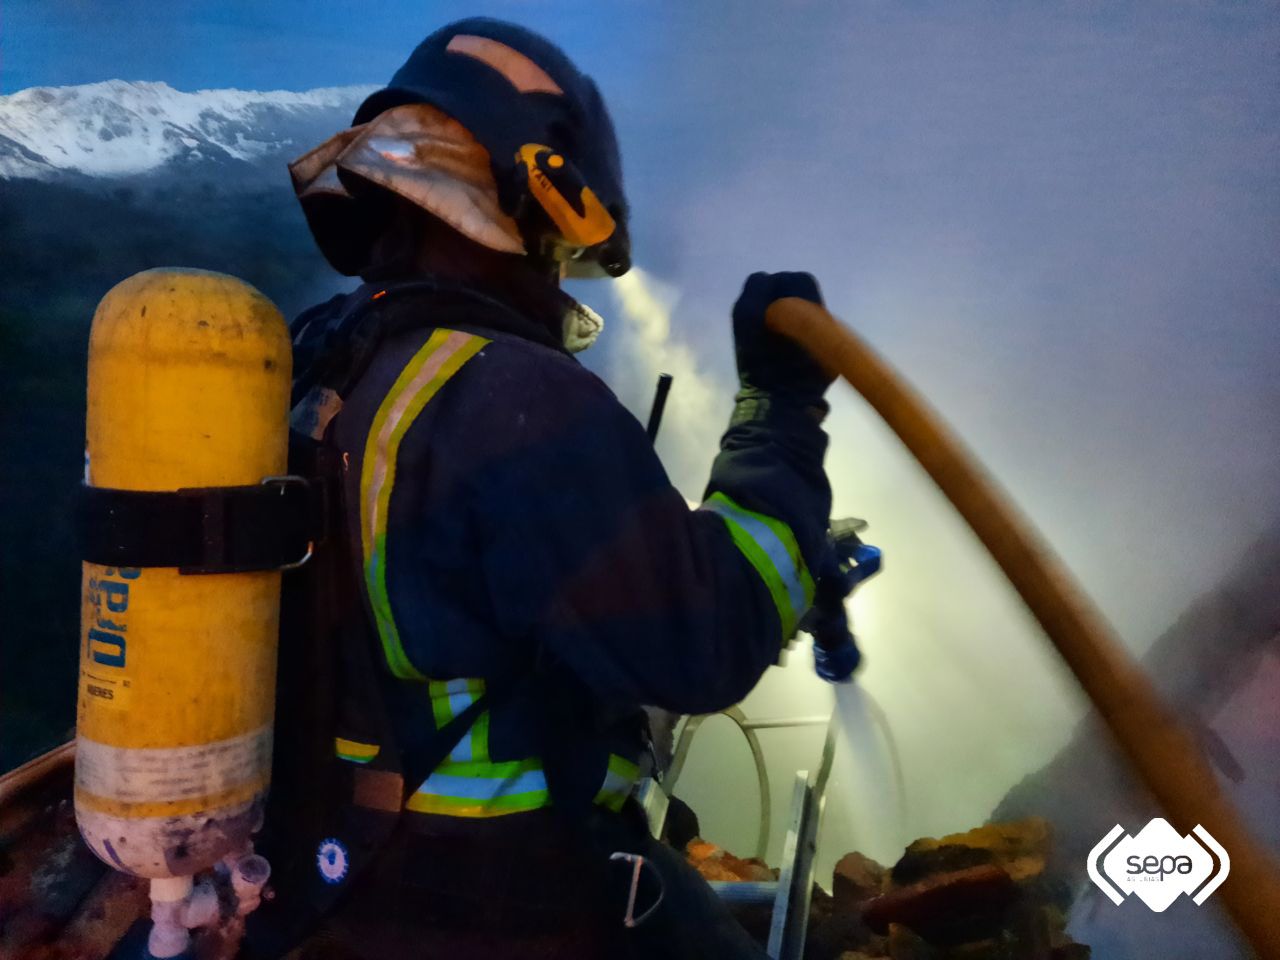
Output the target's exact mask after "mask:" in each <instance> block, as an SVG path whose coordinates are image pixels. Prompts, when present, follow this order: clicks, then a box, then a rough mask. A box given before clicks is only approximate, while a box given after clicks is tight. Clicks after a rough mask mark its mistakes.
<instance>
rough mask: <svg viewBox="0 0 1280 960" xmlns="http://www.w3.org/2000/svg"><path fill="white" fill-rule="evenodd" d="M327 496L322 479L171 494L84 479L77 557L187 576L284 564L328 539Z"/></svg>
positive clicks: (290, 479) (304, 555)
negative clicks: (173, 569) (96, 484)
mask: <svg viewBox="0 0 1280 960" xmlns="http://www.w3.org/2000/svg"><path fill="white" fill-rule="evenodd" d="M330 496H331V491H330V490H329V484H328V483H327V482H325V481H324V480H323V479H321V478H315V477H301V476H292V475H291V476H281V477H268V478H266V479H264V480H263V481H262V482H261V483H256V484H250V485H247V486H234V487H188V488H184V489H180V490H171V491H143V490H115V489H110V488H106V487H94V486H89V485H87V484H86V485H84V486H82V487H81V488H80V496H79V502H78V504H77V511H76V513H77V517H76V519H77V525H78V527H79V536H80V556H81V558H82V559H84V560H87V561H89V562H90V563H101V564H106V565H109V566H120V567H177V568H179V570H181V572H183V573H189V574H198V573H244V572H248V571H253V570H282V569H288V568H290V567H293V566H297V565H300V564H302V563H304V562H305V561H306V560H307V559H308V557H309V556H310V554H311V552H312V550H313V549H314V546H315V544H317V543H319V542H322V541H324V540H325V539H327V537H328V535H329V531H328V523H327V518H328V516H329V511H328V506H327V504H328V498H329V497H330Z"/></svg>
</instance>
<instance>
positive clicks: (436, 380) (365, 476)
mask: <svg viewBox="0 0 1280 960" xmlns="http://www.w3.org/2000/svg"><path fill="white" fill-rule="evenodd" d="M488 342H489V341H488V340H486V339H484V338H483V337H477V336H474V335H472V334H469V333H461V332H459V331H456V330H436V331H435V332H434V333H432V334H431V336H430V337H429V338H428V339H427V342H426V343H425V344H423V346H422V348H421V349H420V350H419V351H418V352H417V353H415V354H414V355H413V358H412V359H411V360H410V361H409V362H408V363H407V364H406V365H405V368H404V369H403V370H402V371H401V372H400V376H398V377H397V378H396V382H395V383H394V384H393V385H392V387H391V390H390V391H388V393H387V395H386V396H385V397H384V398H383V399H382V403H381V404H380V405H379V407H378V412H377V413H376V414H375V415H374V418H373V426H372V427H371V428H370V429H369V436H368V438H367V439H366V441H365V448H364V461H363V465H362V468H361V471H360V544H361V547H362V551H363V554H364V576H365V587H366V589H367V590H368V593H369V603H370V606H371V607H372V608H373V616H374V622H375V624H376V626H377V628H378V637H379V639H380V640H381V641H382V652H383V654H384V655H385V657H386V659H387V666H389V667H390V668H391V672H392V673H393V674H395V675H396V676H397V677H400V678H401V679H403V680H425V679H426V677H425V676H423V675H422V674H421V673H420V672H419V671H418V669H417V668H416V667H414V665H413V664H412V663H411V662H410V661H409V658H408V656H407V655H406V654H405V652H404V647H403V646H401V643H400V631H399V629H398V628H397V626H396V622H395V617H394V615H393V613H392V610H391V600H390V598H389V597H388V595H387V511H388V509H389V507H390V505H391V491H392V488H393V487H394V486H395V475H396V455H397V453H398V452H399V449H400V441H401V440H402V439H404V435H405V433H407V432H408V430H409V427H410V426H412V425H413V422H414V420H416V419H417V417H418V414H420V413H421V412H422V410H423V408H424V407H425V406H426V405H427V403H428V402H429V401H430V400H431V398H432V397H434V396H435V395H436V393H437V392H438V391H439V390H440V388H441V387H442V386H444V384H445V383H446V382H448V380H449V378H450V377H452V376H453V375H454V374H455V373H457V372H458V370H460V369H461V368H462V365H463V364H464V363H466V362H467V361H468V360H470V359H471V358H472V357H474V356H475V355H476V354H477V353H478V352H479V351H480V349H481V348H482V347H484V345H485V344H487V343H488Z"/></svg>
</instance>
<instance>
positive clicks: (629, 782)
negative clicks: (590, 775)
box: [595, 754, 640, 813]
mask: <svg viewBox="0 0 1280 960" xmlns="http://www.w3.org/2000/svg"><path fill="white" fill-rule="evenodd" d="M639 775H640V768H639V767H638V766H636V765H635V764H634V763H632V762H631V761H630V760H628V759H626V758H625V757H619V756H617V755H616V754H611V755H610V757H609V769H608V770H607V771H606V772H605V775H604V784H603V785H602V786H601V787H600V792H599V793H597V794H596V798H595V802H596V803H598V804H600V805H601V806H602V807H608V808H609V809H610V810H612V811H613V812H614V813H617V812H618V811H619V810H621V809H622V804H623V803H625V802H626V799H627V796H628V795H629V794H630V793H631V788H632V787H633V786H635V782H636V777H638V776H639Z"/></svg>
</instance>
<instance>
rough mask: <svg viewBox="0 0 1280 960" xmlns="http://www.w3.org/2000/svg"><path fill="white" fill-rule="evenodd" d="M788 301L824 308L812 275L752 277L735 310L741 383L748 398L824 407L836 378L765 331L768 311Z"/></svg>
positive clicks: (797, 348)
mask: <svg viewBox="0 0 1280 960" xmlns="http://www.w3.org/2000/svg"><path fill="white" fill-rule="evenodd" d="M783 297H799V298H801V299H803V300H808V301H810V302H811V303H816V304H818V305H819V306H821V305H822V293H821V292H820V291H819V290H818V281H817V280H815V279H814V277H813V274H811V273H753V274H752V275H751V276H749V277H747V282H746V284H744V285H743V288H742V293H741V294H740V295H739V296H738V302H737V303H735V304H734V305H733V338H734V348H735V352H736V354H737V358H738V379H739V380H740V381H741V383H742V387H743V392H744V393H747V394H768V395H770V396H773V397H787V398H790V399H794V400H797V401H799V402H800V403H802V404H804V405H806V406H808V405H818V406H823V407H825V404H824V403H823V400H822V395H823V394H824V393H825V392H826V389H827V387H829V386H830V385H831V381H832V379H833V378H832V377H831V376H830V375H829V374H827V373H826V372H825V371H824V370H823V369H822V367H820V366H819V365H818V364H817V362H815V361H814V360H813V358H812V357H810V356H809V354H808V353H806V352H805V350H804V348H803V347H801V346H800V345H799V344H797V343H795V342H794V341H793V340H791V339H789V338H788V337H784V336H782V335H781V334H777V333H772V332H771V331H769V330H768V329H767V328H766V327H765V324H764V313H765V310H766V309H768V307H769V304H771V303H773V302H774V301H775V300H781V299H782V298H783Z"/></svg>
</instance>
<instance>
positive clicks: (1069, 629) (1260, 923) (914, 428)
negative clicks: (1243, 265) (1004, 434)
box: [765, 297, 1280, 958]
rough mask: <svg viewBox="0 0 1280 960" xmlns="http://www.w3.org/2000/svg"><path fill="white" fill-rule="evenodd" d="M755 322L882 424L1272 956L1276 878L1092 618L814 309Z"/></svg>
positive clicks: (934, 423) (858, 346)
mask: <svg viewBox="0 0 1280 960" xmlns="http://www.w3.org/2000/svg"><path fill="white" fill-rule="evenodd" d="M765 322H766V324H767V325H768V327H769V329H771V330H773V331H774V332H775V333H779V334H782V335H784V336H787V337H789V338H791V339H793V340H795V341H796V342H797V343H799V344H800V345H801V346H803V347H804V348H805V350H807V351H808V352H809V353H810V354H811V355H812V356H813V357H814V358H815V359H816V360H817V361H818V362H819V363H821V364H822V365H823V367H825V368H826V369H827V371H828V372H830V373H833V374H836V375H838V376H840V377H841V378H843V379H844V380H846V381H847V382H848V383H849V385H850V386H852V387H853V388H854V390H856V391H857V392H858V393H859V394H860V395H861V396H862V397H863V399H864V400H866V401H867V402H868V403H869V404H870V405H871V407H872V408H873V409H874V410H875V411H876V412H877V413H878V414H880V416H881V417H882V418H883V419H884V421H885V423H886V424H888V426H889V427H890V429H892V430H893V432H894V433H895V434H897V436H898V439H899V440H901V441H902V443H903V444H904V445H905V446H906V448H907V450H908V451H910V453H911V454H912V455H913V456H914V457H915V458H916V460H918V461H919V463H920V465H921V466H922V467H924V469H925V471H926V472H927V473H928V474H929V476H930V477H931V478H932V479H933V481H934V483H936V484H937V485H938V487H939V489H941V490H942V492H943V493H944V494H945V495H946V497H947V499H948V500H950V501H951V503H952V505H953V506H954V507H955V508H956V509H957V510H958V511H959V513H960V515H961V516H962V517H963V518H964V519H965V521H966V522H967V523H968V524H969V526H970V527H971V528H972V530H973V532H974V533H975V534H976V535H977V537H978V539H979V540H981V541H982V543H983V545H984V546H985V547H986V548H987V550H988V551H990V553H991V556H992V558H993V559H994V560H995V561H996V562H997V563H998V564H999V566H1000V569H1001V570H1002V571H1004V574H1005V576H1006V577H1008V579H1009V582H1010V583H1011V584H1012V585H1013V587H1014V589H1015V590H1016V591H1017V592H1018V594H1019V595H1020V596H1021V597H1022V600H1023V602H1024V603H1026V605H1027V607H1028V608H1029V609H1030V611H1031V612H1032V614H1033V615H1034V616H1035V618H1036V619H1037V620H1038V621H1039V623H1040V626H1041V627H1042V629H1043V630H1044V632H1045V634H1046V635H1047V636H1048V638H1049V641H1050V642H1051V643H1052V644H1053V646H1054V648H1055V649H1056V650H1057V652H1058V654H1059V655H1060V656H1061V657H1062V659H1063V660H1064V661H1065V662H1066V665H1067V667H1068V668H1069V669H1070V670H1071V672H1072V674H1073V675H1074V676H1075V678H1076V680H1077V681H1078V682H1079V683H1080V686H1081V687H1082V688H1083V689H1084V692H1085V693H1086V694H1087V695H1088V697H1089V699H1090V701H1091V702H1092V703H1093V706H1094V708H1095V709H1096V710H1097V712H1098V714H1099V716H1100V717H1101V718H1102V720H1103V722H1104V723H1105V724H1106V726H1107V728H1108V729H1109V730H1110V731H1111V734H1112V735H1113V736H1114V737H1115V739H1116V741H1117V743H1118V744H1119V745H1120V748H1121V750H1122V751H1123V753H1124V754H1125V756H1126V757H1127V758H1128V760H1129V761H1130V763H1132V765H1133V767H1134V769H1135V770H1136V771H1137V773H1138V775H1139V776H1140V777H1141V779H1142V781H1143V783H1144V784H1145V785H1146V786H1147V788H1148V789H1149V790H1150V791H1151V793H1152V795H1153V796H1154V797H1155V799H1156V801H1157V802H1158V803H1159V804H1160V806H1161V808H1163V810H1164V811H1165V813H1166V815H1167V817H1168V819H1169V822H1170V823H1171V824H1172V825H1173V826H1174V827H1175V828H1176V829H1177V830H1178V832H1179V833H1182V834H1186V833H1189V832H1191V830H1192V828H1193V827H1195V826H1197V825H1202V826H1203V827H1205V828H1206V829H1208V830H1209V831H1210V832H1211V833H1212V834H1213V836H1214V837H1215V838H1216V839H1217V841H1218V842H1219V843H1220V844H1221V845H1222V846H1223V847H1224V848H1225V849H1226V850H1228V851H1229V853H1230V857H1231V870H1230V875H1229V876H1228V877H1227V879H1226V881H1225V883H1224V884H1223V885H1222V888H1221V893H1222V898H1223V901H1224V903H1225V905H1226V908H1227V911H1228V913H1229V914H1230V915H1231V918H1232V920H1233V921H1234V922H1235V924H1236V926H1237V927H1238V928H1239V929H1240V931H1241V933H1242V934H1243V935H1244V937H1245V938H1246V939H1247V940H1248V941H1249V943H1250V945H1251V946H1252V947H1253V949H1254V951H1255V952H1256V953H1257V955H1258V956H1259V957H1264V958H1272V957H1280V870H1278V869H1277V866H1276V864H1275V862H1274V861H1273V860H1272V859H1271V857H1270V856H1268V854H1267V853H1266V851H1265V848H1264V847H1263V845H1262V844H1261V843H1260V842H1259V841H1258V840H1256V839H1255V838H1254V837H1252V836H1251V835H1250V833H1249V832H1248V830H1247V829H1246V828H1245V826H1244V824H1243V823H1242V822H1241V820H1240V817H1239V816H1238V814H1237V812H1236V811H1235V809H1234V808H1233V806H1232V805H1231V802H1230V801H1229V800H1228V799H1227V798H1226V796H1225V795H1224V794H1223V792H1222V790H1221V789H1220V788H1219V785H1218V782H1217V780H1216V778H1215V776H1214V774H1213V771H1212V769H1211V768H1210V766H1209V764H1208V762H1207V761H1206V760H1205V758H1204V756H1203V755H1202V754H1201V751H1200V748H1199V746H1198V745H1197V743H1196V741H1195V740H1194V739H1193V738H1192V736H1191V734H1190V733H1189V732H1188V730H1187V729H1186V728H1185V727H1184V725H1183V724H1182V723H1181V722H1180V721H1179V720H1178V718H1177V717H1176V715H1175V714H1174V712H1173V711H1172V710H1171V709H1170V708H1169V706H1168V705H1167V704H1165V703H1164V702H1163V701H1162V700H1161V698H1160V697H1159V695H1158V694H1157V693H1156V691H1155V689H1154V688H1153V687H1152V685H1151V683H1150V682H1149V681H1148V679H1147V678H1146V676H1145V675H1144V674H1143V672H1142V671H1141V669H1139V667H1138V666H1137V664H1135V663H1134V661H1133V660H1132V658H1130V657H1129V656H1128V655H1127V654H1126V652H1125V651H1124V648H1123V647H1122V646H1121V644H1120V642H1119V640H1118V638H1117V637H1116V636H1115V635H1114V633H1113V631H1112V629H1111V628H1110V626H1109V625H1108V624H1107V623H1106V621H1105V620H1104V618H1103V617H1102V614H1101V613H1100V612H1099V611H1098V610H1097V609H1096V608H1095V607H1094V605H1093V604H1092V602H1091V601H1090V600H1089V599H1088V598H1087V597H1086V596H1085V595H1084V593H1083V592H1082V590H1081V589H1080V587H1079V586H1078V585H1077V584H1076V583H1075V581H1074V579H1073V578H1072V576H1071V575H1070V573H1069V572H1068V571H1067V569H1066V568H1065V566H1064V565H1063V564H1062V563H1061V561H1059V560H1058V558H1057V557H1056V556H1055V555H1054V554H1053V553H1052V552H1051V550H1050V549H1049V547H1048V546H1047V545H1046V544H1045V543H1044V542H1043V541H1042V540H1041V538H1040V536H1039V535H1038V534H1037V533H1036V531H1035V530H1034V529H1033V527H1032V526H1031V524H1030V523H1029V522H1028V521H1027V520H1026V519H1025V518H1024V517H1022V516H1021V515H1020V513H1019V512H1018V510H1017V509H1016V507H1015V506H1014V505H1013V503H1012V502H1011V501H1010V499H1009V497H1008V496H1007V495H1006V494H1005V493H1004V492H1003V491H1001V490H1000V489H999V487H998V486H997V485H996V483H995V482H994V481H993V480H992V479H991V477H989V476H988V475H987V474H986V472H985V471H984V470H983V469H982V467H981V466H980V465H979V464H978V462H977V461H976V460H975V459H974V457H973V455H972V454H971V453H970V452H969V451H968V450H967V449H966V448H965V447H964V446H963V445H962V444H961V443H960V441H959V440H958V439H957V438H956V437H955V435H954V434H953V433H952V431H951V430H950V428H949V427H947V425H946V424H945V423H944V422H943V421H942V419H941V418H940V417H939V416H938V414H937V413H936V412H935V411H934V410H933V409H932V408H931V407H930V406H929V405H928V403H927V402H926V401H925V400H924V399H923V398H922V397H921V396H920V395H919V394H918V393H916V392H915V390H914V389H913V388H912V387H911V386H910V385H909V384H908V383H907V382H906V381H905V380H904V379H903V378H902V376H901V375H900V374H899V373H898V372H897V371H896V370H894V369H893V368H892V367H891V366H890V365H889V364H888V363H887V362H886V361H885V360H884V359H883V358H882V357H880V356H879V355H878V354H877V353H876V352H875V351H874V350H873V349H872V348H871V347H870V346H869V345H868V344H867V343H866V342H865V341H863V340H862V339H861V338H860V337H859V336H858V335H857V334H855V333H854V332H853V331H852V330H850V329H849V328H848V327H846V326H845V325H844V324H842V323H840V322H839V321H838V320H837V319H836V318H835V317H833V316H832V315H831V314H830V313H829V312H827V311H826V310H825V309H823V308H822V307H820V306H818V305H817V304H814V303H811V302H809V301H807V300H801V299H798V298H794V297H787V298H784V299H781V300H777V301H775V302H774V303H773V304H772V305H771V306H770V307H769V309H768V311H767V313H766V317H765Z"/></svg>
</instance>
